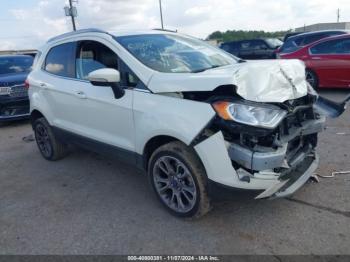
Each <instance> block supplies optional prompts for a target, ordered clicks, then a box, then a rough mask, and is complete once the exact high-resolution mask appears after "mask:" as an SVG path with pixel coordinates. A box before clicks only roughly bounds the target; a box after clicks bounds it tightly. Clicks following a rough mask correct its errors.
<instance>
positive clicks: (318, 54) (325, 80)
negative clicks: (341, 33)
mask: <svg viewBox="0 0 350 262" xmlns="http://www.w3.org/2000/svg"><path fill="white" fill-rule="evenodd" d="M309 63H310V65H311V68H312V69H313V70H314V71H315V72H316V74H317V76H318V78H319V85H320V87H350V38H340V39H334V40H329V41H325V42H321V43H319V44H316V45H314V46H312V47H311V48H310V61H309Z"/></svg>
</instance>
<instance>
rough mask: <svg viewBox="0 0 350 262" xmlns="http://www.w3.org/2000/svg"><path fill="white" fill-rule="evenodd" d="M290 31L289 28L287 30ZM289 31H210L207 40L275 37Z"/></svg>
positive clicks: (225, 40)
mask: <svg viewBox="0 0 350 262" xmlns="http://www.w3.org/2000/svg"><path fill="white" fill-rule="evenodd" d="M289 31H290V30H289ZM289 31H277V32H265V31H255V30H254V31H243V30H227V31H226V32H220V31H215V32H213V33H211V34H210V35H209V36H208V37H207V39H208V40H219V41H223V42H227V41H238V40H245V39H253V38H276V37H283V36H284V35H285V34H286V33H288V32H289Z"/></svg>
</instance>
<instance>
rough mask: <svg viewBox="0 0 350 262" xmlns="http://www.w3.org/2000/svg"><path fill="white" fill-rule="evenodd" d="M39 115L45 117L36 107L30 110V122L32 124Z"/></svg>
mask: <svg viewBox="0 0 350 262" xmlns="http://www.w3.org/2000/svg"><path fill="white" fill-rule="evenodd" d="M41 117H44V118H45V116H44V115H43V114H42V113H41V112H40V111H39V110H37V109H34V110H33V111H32V112H30V122H31V124H32V126H33V124H34V122H35V121H36V120H37V119H39V118H41Z"/></svg>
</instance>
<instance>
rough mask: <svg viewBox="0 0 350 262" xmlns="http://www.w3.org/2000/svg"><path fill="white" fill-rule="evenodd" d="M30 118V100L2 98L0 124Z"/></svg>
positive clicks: (0, 99) (0, 101) (0, 102)
mask: <svg viewBox="0 0 350 262" xmlns="http://www.w3.org/2000/svg"><path fill="white" fill-rule="evenodd" d="M28 117H29V100H28V98H27V97H25V98H0V122H5V121H14V120H19V119H25V118H28Z"/></svg>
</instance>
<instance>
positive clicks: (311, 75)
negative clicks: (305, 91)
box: [305, 69, 318, 89]
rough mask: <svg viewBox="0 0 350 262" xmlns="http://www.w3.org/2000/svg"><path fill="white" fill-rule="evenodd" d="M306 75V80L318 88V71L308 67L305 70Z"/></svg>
mask: <svg viewBox="0 0 350 262" xmlns="http://www.w3.org/2000/svg"><path fill="white" fill-rule="evenodd" d="M305 74H306V75H305V77H306V81H308V82H309V84H310V85H311V86H312V87H313V88H314V89H317V88H318V77H317V75H316V73H315V72H314V71H312V70H310V69H306V72H305Z"/></svg>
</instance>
